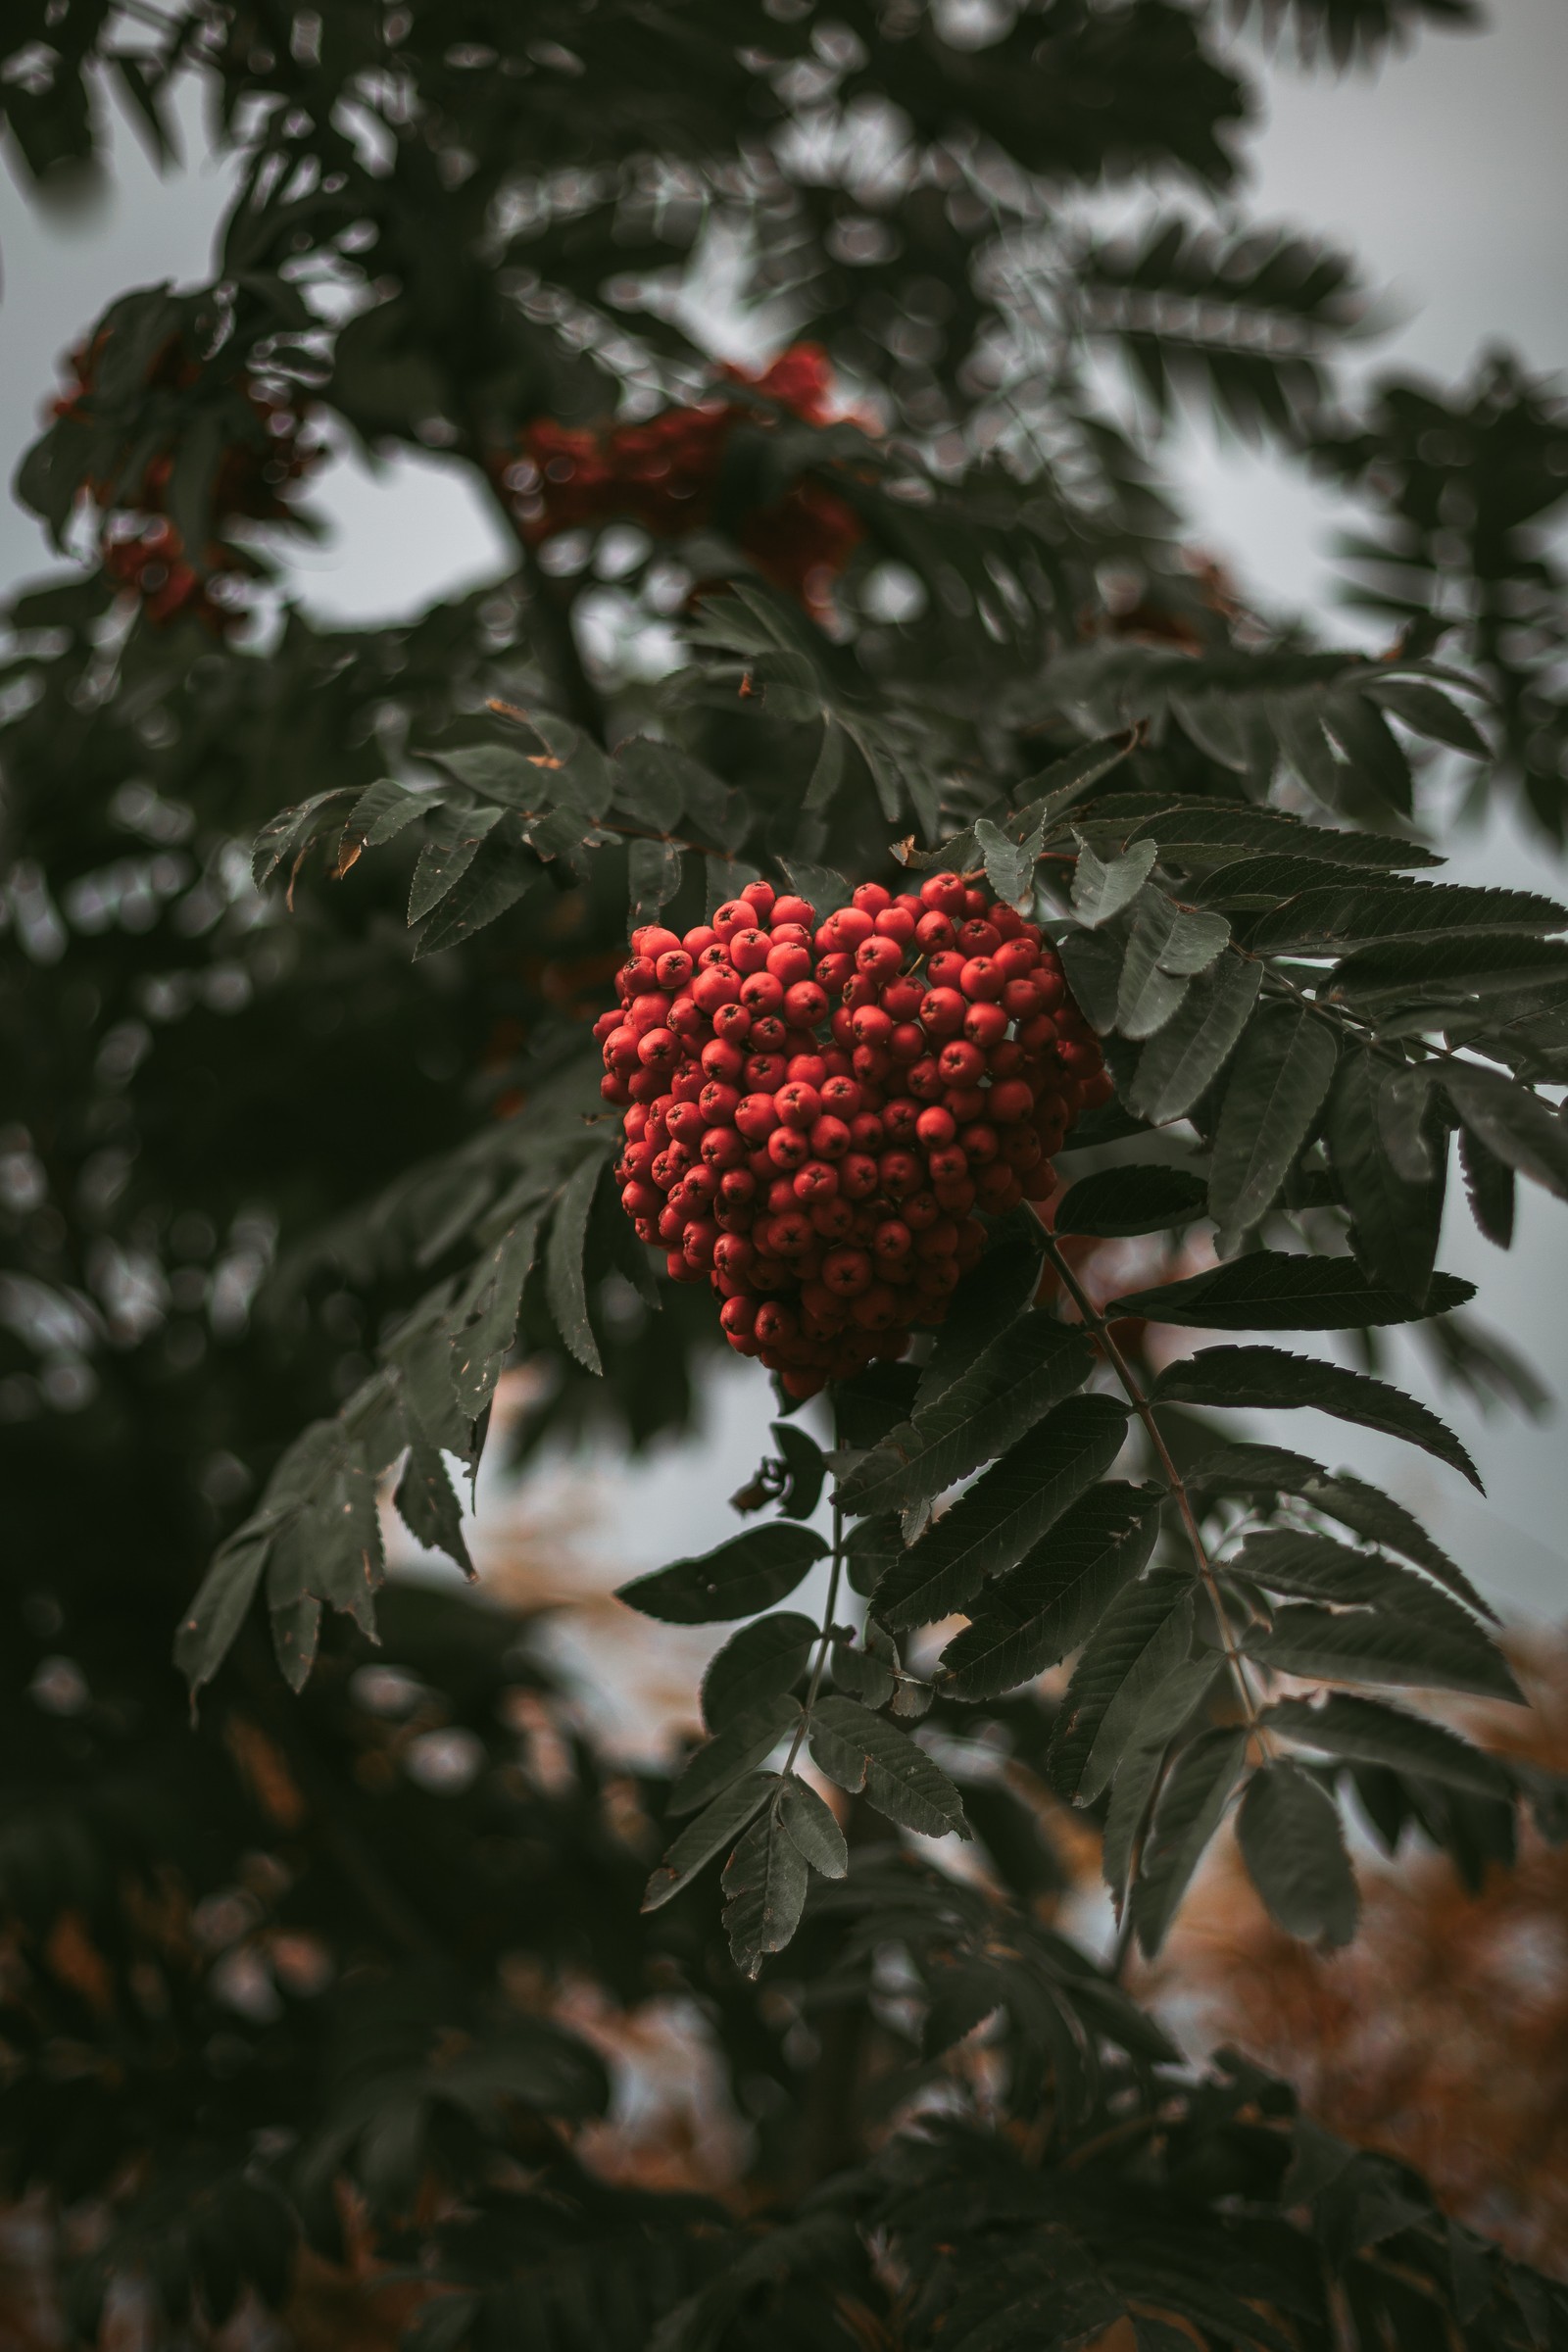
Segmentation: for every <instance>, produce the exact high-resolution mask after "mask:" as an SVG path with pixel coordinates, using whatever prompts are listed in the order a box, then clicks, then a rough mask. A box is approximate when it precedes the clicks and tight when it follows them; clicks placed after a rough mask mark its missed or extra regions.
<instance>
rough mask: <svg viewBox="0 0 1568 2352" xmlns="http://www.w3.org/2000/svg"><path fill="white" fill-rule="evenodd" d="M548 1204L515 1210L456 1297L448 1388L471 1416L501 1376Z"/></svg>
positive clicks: (474, 1417) (480, 1408)
mask: <svg viewBox="0 0 1568 2352" xmlns="http://www.w3.org/2000/svg"><path fill="white" fill-rule="evenodd" d="M547 1205H548V1204H547V1203H546V1202H545V1201H535V1202H533V1203H531V1204H530V1205H529V1206H528V1207H526V1208H524V1209H523V1210H522V1211H521V1212H520V1213H519V1215H518V1216H517V1218H516V1220H515V1223H513V1224H512V1225H509V1226H508V1228H507V1230H506V1232H505V1233H504V1234H503V1235H502V1236H501V1239H500V1240H499V1241H498V1242H497V1243H496V1245H495V1247H494V1249H493V1250H491V1251H490V1253H489V1255H488V1256H487V1257H484V1258H481V1259H480V1261H479V1263H478V1265H477V1266H475V1268H474V1270H473V1272H472V1274H471V1275H470V1276H469V1278H468V1280H467V1283H466V1285H465V1287H464V1290H463V1293H462V1295H461V1297H460V1299H459V1300H458V1305H457V1311H456V1315H455V1318H454V1323H453V1329H452V1337H451V1358H450V1368H451V1375H452V1389H453V1394H454V1396H455V1397H456V1399H457V1403H458V1407H459V1410H460V1411H461V1412H463V1413H464V1414H465V1415H466V1418H467V1419H468V1420H469V1421H476V1420H477V1419H478V1417H479V1415H480V1414H481V1413H482V1412H483V1411H484V1408H485V1406H486V1405H487V1404H488V1403H489V1401H490V1398H491V1397H492V1396H493V1395H494V1393H495V1386H496V1383H497V1381H498V1380H499V1379H500V1377H501V1367H502V1365H503V1364H504V1363H505V1362H506V1359H507V1355H508V1352H509V1351H510V1349H511V1347H512V1343H513V1339H514V1337H515V1333H516V1329H517V1309H518V1307H519V1306H520V1304H521V1302H522V1292H523V1286H524V1284H525V1283H526V1282H527V1279H528V1276H529V1274H530V1272H531V1271H532V1268H533V1263H534V1254H535V1250H536V1249H537V1247H538V1241H539V1228H540V1226H541V1225H542V1223H543V1222H544V1212H545V1208H546V1206H547Z"/></svg>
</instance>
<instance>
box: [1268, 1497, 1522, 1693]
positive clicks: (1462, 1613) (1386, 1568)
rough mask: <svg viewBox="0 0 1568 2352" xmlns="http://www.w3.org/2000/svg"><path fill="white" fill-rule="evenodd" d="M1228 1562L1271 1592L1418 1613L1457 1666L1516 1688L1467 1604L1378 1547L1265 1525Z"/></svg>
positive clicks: (1503, 1689) (1503, 1687)
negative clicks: (1354, 1548)
mask: <svg viewBox="0 0 1568 2352" xmlns="http://www.w3.org/2000/svg"><path fill="white" fill-rule="evenodd" d="M1226 1564H1227V1566H1229V1567H1233V1568H1235V1569H1237V1570H1239V1571H1240V1573H1241V1574H1242V1575H1244V1576H1246V1577H1248V1578H1250V1580H1251V1581H1252V1582H1253V1583H1254V1584H1258V1585H1261V1586H1263V1587H1264V1588H1265V1590H1267V1591H1268V1592H1271V1593H1291V1594H1293V1595H1296V1596H1298V1597H1303V1596H1304V1597H1306V1598H1308V1599H1314V1600H1327V1601H1332V1602H1333V1603H1334V1604H1335V1605H1336V1606H1340V1605H1342V1604H1347V1605H1348V1604H1355V1603H1368V1604H1371V1605H1373V1606H1375V1607H1378V1608H1381V1609H1384V1610H1386V1611H1390V1612H1392V1613H1394V1614H1395V1615H1404V1616H1408V1617H1413V1618H1418V1619H1420V1620H1421V1622H1422V1623H1424V1624H1426V1625H1429V1626H1431V1627H1432V1628H1433V1629H1434V1631H1435V1632H1436V1633H1437V1634H1438V1635H1439V1636H1440V1637H1441V1638H1442V1640H1443V1642H1445V1643H1446V1648H1447V1651H1448V1653H1449V1655H1450V1658H1451V1659H1452V1661H1453V1662H1454V1663H1455V1665H1456V1666H1462V1667H1463V1668H1464V1670H1465V1671H1466V1672H1467V1673H1471V1674H1474V1675H1475V1676H1477V1677H1479V1678H1480V1682H1481V1683H1482V1684H1484V1685H1485V1686H1486V1688H1488V1689H1489V1690H1491V1691H1494V1692H1495V1695H1496V1696H1498V1697H1500V1698H1513V1697H1516V1696H1517V1687H1516V1685H1515V1683H1514V1681H1513V1677H1512V1675H1511V1674H1510V1673H1509V1671H1508V1668H1507V1666H1506V1664H1505V1662H1504V1660H1503V1658H1502V1656H1501V1653H1500V1652H1499V1651H1498V1650H1497V1649H1496V1647H1495V1644H1494V1642H1493V1640H1492V1637H1491V1636H1490V1635H1489V1634H1488V1633H1486V1632H1485V1631H1484V1630H1483V1629H1482V1628H1481V1627H1480V1626H1479V1625H1477V1623H1476V1622H1475V1619H1474V1617H1473V1616H1471V1615H1470V1613H1469V1611H1468V1609H1465V1608H1460V1607H1459V1606H1458V1605H1457V1604H1456V1602H1455V1601H1453V1600H1452V1599H1451V1598H1450V1597H1449V1595H1448V1593H1440V1592H1435V1591H1434V1590H1433V1588H1432V1586H1431V1585H1429V1584H1428V1583H1427V1582H1426V1581H1425V1579H1424V1578H1422V1577H1418V1576H1412V1575H1411V1573H1410V1571H1409V1569H1408V1568H1401V1567H1397V1565H1396V1564H1395V1563H1394V1561H1392V1560H1386V1559H1384V1558H1383V1557H1382V1555H1381V1554H1380V1553H1377V1552H1370V1551H1352V1550H1350V1549H1348V1547H1347V1546H1346V1545H1345V1544H1339V1543H1337V1542H1335V1540H1334V1539H1333V1538H1332V1537H1330V1536H1320V1535H1314V1534H1310V1533H1306V1532H1304V1531H1302V1530H1300V1529H1296V1528H1269V1529H1264V1530H1262V1531H1261V1532H1259V1533H1255V1534H1252V1535H1250V1536H1249V1537H1248V1538H1247V1539H1246V1541H1245V1542H1244V1544H1243V1545H1242V1547H1241V1550H1240V1551H1239V1552H1238V1553H1237V1554H1236V1555H1235V1557H1234V1559H1232V1560H1231V1561H1229V1562H1227V1563H1226Z"/></svg>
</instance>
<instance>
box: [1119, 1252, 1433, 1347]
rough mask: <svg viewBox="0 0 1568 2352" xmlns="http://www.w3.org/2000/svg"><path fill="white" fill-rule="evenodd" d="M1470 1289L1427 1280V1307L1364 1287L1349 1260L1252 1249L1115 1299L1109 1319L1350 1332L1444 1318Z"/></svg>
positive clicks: (1392, 1292) (1373, 1286)
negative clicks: (1142, 1318) (1184, 1277)
mask: <svg viewBox="0 0 1568 2352" xmlns="http://www.w3.org/2000/svg"><path fill="white" fill-rule="evenodd" d="M1475 1290H1476V1286H1475V1284H1474V1283H1473V1282H1461V1281H1460V1280H1459V1278H1458V1277H1457V1276H1456V1275H1453V1274H1437V1275H1434V1276H1433V1278H1432V1283H1431V1287H1430V1289H1429V1292H1428V1296H1427V1301H1426V1303H1425V1305H1423V1306H1418V1305H1416V1304H1415V1302H1414V1301H1413V1300H1412V1299H1409V1298H1408V1297H1407V1296H1405V1294H1404V1293H1402V1292H1400V1291H1397V1290H1390V1289H1388V1288H1386V1287H1385V1286H1383V1285H1381V1284H1376V1283H1370V1282H1368V1280H1367V1278H1366V1276H1365V1275H1364V1274H1363V1273H1362V1271H1361V1269H1360V1267H1359V1266H1358V1265H1357V1264H1356V1262H1355V1260H1354V1258H1353V1257H1294V1256H1289V1255H1287V1254H1286V1253H1285V1252H1284V1251H1282V1250H1251V1251H1250V1252H1249V1253H1248V1255H1247V1256H1246V1257H1233V1258H1231V1259H1230V1260H1229V1261H1228V1262H1227V1263H1226V1264H1224V1265H1220V1266H1213V1267H1211V1268H1210V1269H1209V1270H1208V1271H1207V1272H1206V1273H1203V1274H1194V1275H1191V1276H1190V1277H1189V1278H1188V1280H1187V1281H1185V1282H1167V1283H1164V1284H1161V1285H1159V1286H1157V1287H1156V1288H1155V1289H1153V1290H1151V1291H1132V1292H1129V1293H1128V1295H1127V1296H1126V1297H1125V1298H1124V1299H1112V1300H1111V1302H1110V1304H1109V1306H1108V1307H1107V1308H1106V1309H1105V1312H1106V1313H1107V1314H1111V1315H1143V1316H1146V1317H1147V1318H1148V1320H1149V1321H1150V1322H1151V1323H1178V1324H1186V1325H1188V1326H1190V1327H1192V1328H1193V1329H1195V1330H1200V1331H1355V1330H1360V1329H1365V1328H1367V1327H1368V1326H1372V1325H1381V1324H1387V1323H1410V1322H1414V1321H1416V1320H1417V1319H1418V1318H1419V1317H1421V1316H1423V1315H1446V1314H1449V1313H1451V1312H1452V1310H1453V1309H1454V1308H1455V1307H1458V1306H1463V1305H1464V1303H1465V1301H1466V1300H1467V1299H1473V1298H1474V1297H1475Z"/></svg>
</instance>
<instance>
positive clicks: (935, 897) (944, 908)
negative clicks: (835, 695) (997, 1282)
mask: <svg viewBox="0 0 1568 2352" xmlns="http://www.w3.org/2000/svg"><path fill="white" fill-rule="evenodd" d="M631 949H632V953H631V959H630V961H629V962H628V963H626V964H625V965H623V967H622V968H621V970H620V971H619V973H618V974H617V975H616V982H615V985H616V992H617V994H618V996H619V998H620V1005H619V1008H618V1009H617V1010H615V1011H613V1012H607V1013H604V1014H602V1015H601V1016H600V1019H599V1020H598V1022H597V1023H596V1024H595V1029H594V1034H595V1036H596V1037H597V1038H598V1039H599V1041H600V1044H601V1046H602V1049H603V1053H604V1061H605V1071H606V1075H605V1077H604V1079H603V1080H602V1082H601V1088H600V1091H601V1093H602V1094H603V1095H604V1097H605V1100H606V1101H607V1102H609V1103H624V1104H625V1105H626V1111H625V1131H626V1141H625V1148H624V1150H623V1152H622V1153H621V1155H620V1158H619V1159H618V1161H617V1162H616V1168H615V1173H616V1178H617V1180H618V1182H619V1184H620V1187H621V1195H620V1198H621V1205H622V1206H623V1208H624V1209H625V1211H626V1213H627V1215H628V1216H629V1217H630V1218H631V1219H632V1221H633V1223H634V1224H635V1226H636V1229H637V1233H638V1235H639V1237H640V1238H641V1239H642V1240H643V1241H646V1242H655V1241H658V1242H662V1243H663V1244H664V1247H665V1249H666V1250H667V1251H668V1256H667V1258H666V1261H665V1262H666V1265H667V1268H668V1271H669V1273H670V1275H671V1276H672V1278H673V1279H674V1280H675V1281H677V1282H702V1281H705V1280H706V1281H708V1282H710V1283H711V1286H712V1288H713V1289H714V1290H715V1291H716V1292H717V1294H718V1296H719V1298H720V1299H722V1300H723V1306H722V1308H721V1310H720V1314H719V1320H720V1322H721V1323H722V1325H723V1328H724V1331H725V1334H726V1336H727V1337H728V1340H729V1343H730V1346H731V1347H732V1348H736V1349H737V1350H738V1351H739V1353H741V1354H742V1355H755V1356H759V1357H760V1359H761V1361H762V1362H763V1363H764V1364H766V1365H768V1366H769V1367H770V1369H772V1370H775V1371H777V1372H779V1373H781V1375H782V1377H783V1382H784V1386H785V1388H786V1389H787V1390H788V1392H789V1393H790V1395H791V1396H793V1397H810V1396H813V1395H814V1394H815V1393H816V1391H817V1390H818V1389H820V1388H821V1387H822V1385H823V1383H824V1382H825V1381H828V1380H836V1379H843V1378H846V1377H848V1376H849V1375H851V1374H853V1373H855V1372H858V1371H860V1370H862V1369H863V1368H864V1366H865V1365H866V1364H868V1363H869V1362H870V1361H871V1360H872V1358H873V1357H875V1356H900V1355H902V1354H903V1353H904V1351H905V1348H907V1345H908V1336H909V1331H910V1328H911V1326H913V1325H915V1324H917V1323H923V1324H935V1323H940V1322H941V1321H942V1319H943V1317H944V1316H945V1315H946V1313H947V1310H948V1299H949V1297H950V1295H951V1294H952V1292H953V1291H954V1289H955V1288H956V1285H957V1282H958V1278H959V1276H960V1275H961V1274H963V1273H964V1272H966V1271H967V1270H968V1268H969V1267H970V1266H972V1265H973V1264H974V1262H975V1260H976V1259H977V1258H978V1256H979V1255H980V1251H981V1249H982V1247H983V1245H984V1239H985V1232H984V1227H983V1226H982V1225H981V1224H980V1222H979V1220H978V1217H977V1216H976V1214H975V1212H976V1210H984V1211H987V1212H990V1213H996V1212H1000V1211H1001V1210H1004V1209H1007V1208H1011V1207H1012V1206H1014V1205H1015V1203H1016V1202H1018V1201H1023V1200H1031V1201H1044V1200H1046V1199H1047V1198H1049V1196H1050V1194H1051V1193H1052V1191H1053V1190H1054V1185H1055V1174H1054V1169H1053V1167H1052V1164H1051V1154H1052V1152H1055V1151H1058V1150H1059V1149H1060V1147H1061V1142H1062V1139H1063V1137H1064V1136H1065V1135H1066V1133H1067V1131H1068V1129H1069V1128H1070V1127H1071V1126H1072V1124H1073V1122H1074V1120H1075V1119H1076V1118H1077V1116H1078V1114H1079V1112H1080V1111H1081V1110H1082V1109H1084V1108H1086V1107H1090V1106H1093V1105H1095V1104H1098V1103H1103V1102H1104V1101H1106V1100H1107V1098H1108V1097H1109V1094H1110V1091H1111V1090H1110V1081H1109V1079H1108V1078H1107V1076H1106V1074H1105V1070H1104V1066H1103V1060H1102V1057H1101V1052H1100V1047H1099V1045H1098V1044H1097V1042H1096V1040H1095V1038H1094V1037H1093V1035H1092V1034H1091V1032H1090V1031H1089V1029H1088V1027H1087V1026H1086V1024H1085V1022H1084V1020H1083V1018H1082V1016H1081V1014H1080V1013H1079V1011H1078V1008H1077V1006H1076V1005H1074V1004H1073V1002H1072V999H1071V997H1070V996H1069V995H1068V993H1067V987H1066V983H1065V981H1064V980H1063V978H1062V972H1061V966H1060V964H1059V962H1058V961H1057V958H1056V956H1055V954H1054V950H1053V949H1052V948H1051V947H1050V946H1048V945H1046V944H1045V943H1044V942H1043V941H1042V938H1041V935H1040V932H1039V931H1038V929H1037V928H1036V927H1035V925H1034V924H1033V923H1027V922H1025V921H1024V920H1023V918H1022V917H1021V916H1020V915H1018V914H1017V913H1015V912H1014V910H1013V909H1012V908H1011V907H1005V906H1000V905H998V904H996V903H995V902H994V901H993V900H991V899H990V898H989V897H988V896H987V894H986V893H985V892H984V891H983V890H977V889H972V888H969V887H967V886H966V885H965V883H964V882H963V880H962V878H961V877H960V876H959V875H957V874H951V873H938V874H932V875H929V876H928V877H927V878H926V880H925V881H924V882H923V883H922V884H921V886H920V889H919V892H918V894H916V893H914V892H906V893H904V894H902V895H901V896H899V897H897V898H895V897H894V896H893V895H892V893H891V892H889V891H887V890H884V889H883V887H882V885H881V884H880V883H879V882H864V883H862V884H861V885H860V887H859V889H858V891H857V892H856V893H855V900H854V904H853V905H852V906H850V907H843V908H841V909H840V910H839V912H838V913H836V914H831V915H829V916H828V918H827V920H826V922H824V923H821V924H818V922H817V920H816V915H815V911H814V909H813V908H812V907H810V905H809V903H808V902H807V901H806V900H805V899H800V898H792V897H779V896H778V895H776V894H775V892H774V890H773V888H772V886H771V884H769V883H767V882H749V883H748V884H747V885H746V887H745V889H744V890H743V891H742V892H741V894H740V896H739V897H738V898H735V899H731V900H729V901H728V902H727V903H726V904H725V905H724V906H722V907H719V908H718V909H717V911H716V912H715V914H714V916H713V919H712V921H711V923H701V924H699V925H698V926H697V927H696V928H695V929H694V930H691V931H688V932H687V933H686V934H685V936H684V938H678V937H677V936H676V934H675V933H674V932H673V931H669V930H665V929H663V928H662V926H660V925H657V924H654V925H650V926H647V927H645V928H644V929H642V930H640V931H636V932H634V933H633V934H632V940H631Z"/></svg>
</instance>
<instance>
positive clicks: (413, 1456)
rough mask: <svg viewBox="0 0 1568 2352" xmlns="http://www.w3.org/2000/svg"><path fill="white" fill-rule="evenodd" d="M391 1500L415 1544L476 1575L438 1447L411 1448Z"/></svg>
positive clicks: (460, 1517)
mask: <svg viewBox="0 0 1568 2352" xmlns="http://www.w3.org/2000/svg"><path fill="white" fill-rule="evenodd" d="M392 1499H393V1500H394V1502H395V1503H396V1504H397V1507H398V1510H399V1512H400V1513H401V1514H402V1518H403V1524H404V1526H405V1527H406V1528H407V1529H408V1531H409V1533H410V1535H411V1536H412V1537H413V1538H414V1540H415V1542H416V1543H417V1544H423V1545H424V1546H425V1548H426V1549H427V1550H429V1551H444V1552H445V1553H446V1554H447V1556H448V1558H449V1559H454V1560H456V1561H457V1563H458V1566H459V1567H460V1568H461V1569H463V1570H464V1571H465V1573H466V1575H468V1576H472V1575H473V1574H474V1573H475V1570H474V1566H473V1562H472V1561H471V1560H470V1559H469V1557H468V1547H467V1545H466V1543H465V1542H464V1540H463V1513H462V1511H461V1510H460V1509H459V1507H458V1498H457V1495H455V1494H454V1493H453V1491H452V1481H451V1479H450V1478H449V1477H448V1476H447V1466H446V1463H445V1462H444V1461H443V1460H442V1458H441V1455H440V1453H439V1452H438V1450H437V1449H436V1447H435V1446H424V1445H420V1444H417V1443H416V1444H415V1445H413V1446H410V1448H409V1458H408V1460H407V1462H406V1463H405V1464H404V1467H403V1476H402V1477H401V1478H400V1479H399V1480H398V1488H397V1493H396V1495H394V1496H393V1498H392Z"/></svg>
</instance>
